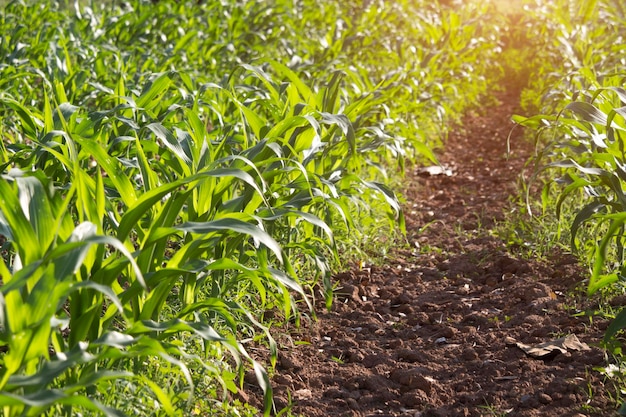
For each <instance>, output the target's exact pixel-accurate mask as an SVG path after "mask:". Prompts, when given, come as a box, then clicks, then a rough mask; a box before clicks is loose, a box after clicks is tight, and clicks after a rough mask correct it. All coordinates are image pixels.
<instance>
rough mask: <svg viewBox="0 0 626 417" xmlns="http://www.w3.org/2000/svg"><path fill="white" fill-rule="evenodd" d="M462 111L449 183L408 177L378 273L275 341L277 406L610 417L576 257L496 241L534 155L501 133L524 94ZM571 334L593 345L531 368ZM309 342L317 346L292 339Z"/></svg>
mask: <svg viewBox="0 0 626 417" xmlns="http://www.w3.org/2000/svg"><path fill="white" fill-rule="evenodd" d="M499 100H500V104H499V105H495V106H493V108H492V109H490V110H489V111H488V112H487V114H485V115H482V116H478V115H468V116H467V117H465V119H464V122H463V129H462V131H460V132H455V133H453V134H451V136H450V137H449V140H448V142H447V143H446V149H445V153H443V154H442V155H440V160H441V162H442V164H443V165H444V166H446V167H447V168H449V169H450V170H451V173H452V175H450V176H448V175H445V174H444V175H434V176H430V175H428V174H426V173H423V172H418V170H416V171H415V172H411V173H408V174H407V184H410V186H409V187H408V189H407V190H406V191H405V195H406V198H407V200H408V202H407V203H406V206H405V210H406V215H407V229H408V239H409V241H410V243H411V244H412V245H413V247H414V248H415V249H414V250H409V249H398V250H397V251H396V253H395V254H393V255H391V256H390V259H389V261H388V264H387V265H385V266H384V267H372V268H364V269H361V270H359V269H355V270H352V271H348V272H345V273H342V274H340V275H338V276H337V277H336V279H337V280H338V281H339V283H340V285H341V287H342V288H341V289H340V290H339V291H338V298H337V300H336V302H335V305H334V307H333V311H331V312H327V311H324V310H322V309H321V307H320V311H319V314H318V318H319V320H318V321H317V322H315V323H312V324H311V323H309V324H307V323H306V322H305V323H304V326H303V327H301V328H300V329H295V330H293V332H292V333H291V335H290V336H284V337H282V338H281V339H279V342H280V344H281V351H280V352H279V355H280V357H279V360H278V365H277V369H276V372H275V374H274V376H273V379H272V380H273V386H274V390H275V395H276V406H277V408H278V409H280V408H282V407H285V406H287V405H288V403H289V400H288V399H289V397H290V398H291V402H292V404H293V409H292V412H293V413H294V414H296V415H302V416H306V417H317V416H363V417H364V416H415V417H417V416H420V417H427V416H441V417H444V416H505V415H507V416H528V417H531V416H533V417H534V416H571V417H574V416H577V417H580V416H609V415H613V413H614V411H613V410H614V407H615V404H614V403H613V402H612V401H611V400H610V396H609V394H608V391H607V390H608V385H609V384H607V387H606V388H605V387H604V380H603V377H602V375H601V374H599V373H598V372H597V371H594V369H593V368H594V367H597V366H602V365H603V364H604V363H605V357H604V353H603V352H602V351H601V350H600V349H598V348H597V347H595V346H596V345H597V343H598V341H599V340H600V339H601V337H602V332H603V330H604V329H605V328H606V322H604V321H602V320H594V321H593V325H591V324H590V320H589V318H584V317H573V313H574V312H575V311H574V310H573V308H584V307H581V304H580V303H581V301H580V300H575V299H572V298H571V297H568V296H567V294H569V293H571V290H572V289H573V288H574V287H575V286H576V285H577V284H578V283H579V282H580V281H581V280H582V275H583V272H581V269H580V267H578V266H577V265H576V260H575V259H574V258H573V257H572V256H568V255H565V254H559V253H556V252H555V255H554V256H553V257H552V259H548V260H547V261H546V260H544V261H540V260H534V259H520V258H518V257H516V256H515V255H513V254H511V252H510V251H509V250H508V249H507V247H506V246H505V245H504V243H503V242H502V241H501V240H500V239H499V238H498V237H495V235H494V234H493V233H492V232H491V230H492V229H493V227H494V225H495V224H496V222H497V221H499V220H502V219H503V213H504V212H505V210H508V209H510V208H511V207H512V205H511V204H510V203H509V200H510V196H511V195H514V194H515V193H517V190H518V189H517V185H516V184H517V181H518V178H519V173H520V172H522V171H523V169H524V163H525V161H526V160H527V159H528V157H529V155H530V153H531V152H532V146H531V145H530V144H524V143H523V142H522V141H521V140H520V138H519V137H513V153H512V155H511V157H510V158H509V159H508V160H507V158H506V137H507V135H508V134H509V132H510V129H511V127H512V124H511V121H510V117H511V114H513V113H515V112H516V111H517V112H519V110H516V106H517V103H518V102H519V95H518V94H517V93H510V94H504V93H503V94H500V96H499ZM570 334H572V335H576V336H577V337H578V339H579V340H580V341H581V342H582V343H586V344H588V345H589V346H590V350H585V351H576V350H572V351H567V352H565V353H557V354H551V355H548V356H547V357H545V358H542V359H536V358H533V357H531V356H529V355H527V354H526V353H525V352H524V351H523V350H522V349H521V348H520V347H518V346H517V345H516V344H515V343H516V342H521V343H524V344H528V345H534V344H538V343H542V342H547V341H550V340H554V339H557V338H560V337H563V336H566V335H570ZM297 341H306V342H309V344H298V343H295V342H297Z"/></svg>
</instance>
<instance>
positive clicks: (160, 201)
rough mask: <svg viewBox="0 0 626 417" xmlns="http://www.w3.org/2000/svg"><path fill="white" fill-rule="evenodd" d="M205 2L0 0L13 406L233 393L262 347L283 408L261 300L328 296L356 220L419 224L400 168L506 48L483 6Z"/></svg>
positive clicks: (182, 408) (126, 402) (11, 410)
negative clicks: (408, 205) (411, 216)
mask: <svg viewBox="0 0 626 417" xmlns="http://www.w3.org/2000/svg"><path fill="white" fill-rule="evenodd" d="M202 3H207V4H197V2H179V3H175V2H158V3H156V4H154V3H153V2H147V1H132V2H124V3H120V4H116V3H113V2H111V3H104V4H100V3H98V2H92V3H91V4H90V5H89V6H88V5H85V4H81V3H79V2H76V3H75V4H73V3H65V4H62V5H61V4H56V3H48V2H24V1H13V2H9V3H8V4H7V5H6V6H5V7H4V9H3V10H2V13H1V15H0V31H1V32H0V33H1V34H2V37H1V38H0V56H3V57H4V58H3V61H2V62H0V113H1V115H2V122H1V123H0V136H1V137H2V141H1V142H0V146H1V147H0V174H1V178H0V243H1V244H2V251H1V255H2V262H0V277H1V280H2V281H1V287H0V407H2V410H3V414H4V415H6V416H35V415H46V414H47V415H75V414H77V413H78V412H80V413H85V414H90V413H92V414H104V415H111V416H119V415H129V414H137V415H190V414H192V413H195V414H201V415H210V414H213V413H215V414H219V413H220V411H219V410H220V409H221V410H225V409H226V408H224V407H226V406H225V405H224V404H226V403H227V402H228V397H229V395H230V393H236V392H237V391H238V390H239V389H241V384H243V378H242V376H243V372H244V371H245V370H246V369H248V368H252V369H253V370H254V373H255V375H256V377H257V381H258V384H259V385H260V387H261V388H262V389H263V391H264V393H265V397H264V407H263V408H264V413H265V414H266V415H268V414H270V413H271V412H272V409H273V403H272V390H271V384H270V381H269V377H268V374H267V372H266V370H265V368H266V365H267V363H269V365H270V366H271V365H272V364H273V363H274V362H275V360H276V357H277V355H278V347H277V345H276V343H275V342H274V340H273V338H272V333H271V331H270V323H269V322H267V321H265V320H263V315H264V312H265V311H269V310H271V311H273V314H272V316H273V317H281V319H282V320H289V319H295V321H296V322H297V321H298V320H299V317H300V314H301V311H303V309H304V311H309V312H313V301H314V300H315V298H316V297H320V296H321V297H323V298H324V300H325V302H326V305H327V307H329V308H330V306H331V303H332V286H333V282H332V278H331V277H332V272H333V268H335V267H337V265H340V263H341V257H340V255H339V254H340V252H342V250H341V248H343V247H345V246H346V245H349V244H350V242H349V241H347V239H348V237H349V236H350V235H355V234H356V235H358V233H360V230H361V227H362V224H363V221H364V220H367V218H368V216H370V215H372V213H373V214H375V215H380V214H381V213H386V216H387V220H383V221H387V222H388V224H389V225H390V226H389V227H396V226H398V227H400V228H402V227H403V218H402V212H401V208H400V203H399V201H398V197H397V195H396V193H395V192H394V191H392V190H391V189H390V188H389V186H388V185H386V183H387V176H386V173H387V171H388V170H392V171H393V170H397V169H398V168H400V169H401V168H402V167H403V166H404V161H405V160H406V159H409V160H419V159H426V160H427V159H430V160H431V161H435V158H434V156H433V153H432V151H431V147H432V146H433V145H435V144H436V143H437V141H438V140H439V139H440V138H441V137H442V136H444V135H445V126H446V123H447V122H448V121H449V120H454V119H455V118H456V117H458V116H457V115H459V114H461V113H462V112H463V111H464V109H465V108H466V107H467V106H471V105H473V104H476V103H478V100H479V98H480V97H481V96H482V95H485V94H487V93H489V91H488V89H489V87H490V86H491V84H490V81H489V78H488V77H487V74H488V73H489V72H494V71H497V68H498V67H497V64H496V62H495V59H496V56H497V53H498V39H497V36H498V33H497V31H494V30H491V31H490V30H489V29H488V28H487V27H486V25H485V21H484V20H483V21H481V20H480V18H481V16H482V18H483V19H485V13H486V12H487V8H486V6H480V7H479V6H476V5H472V4H470V5H465V6H460V7H459V8H456V9H451V8H446V7H443V6H438V5H436V4H434V5H433V4H428V5H427V4H425V3H424V4H421V2H409V1H399V2H394V3H393V4H389V3H388V2H383V1H373V2H364V3H358V4H351V5H349V7H348V5H346V4H345V3H344V2H338V1H332V0H327V1H322V2H319V1H315V2H313V1H310V0H303V1H291V0H277V1H273V2H261V1H244V0H241V1H217V2H202ZM408 16H411V17H410V18H409V17H408ZM459 94H463V97H464V98H465V100H459ZM377 202H378V203H377ZM381 204H382V205H384V207H386V208H385V209H384V211H383V212H381V211H380V210H379V211H373V209H372V207H374V206H376V207H379V206H380V205H381ZM316 284H321V285H317V287H321V288H323V291H322V293H321V294H317V293H314V292H313V291H312V288H316ZM258 343H264V344H266V345H267V346H268V347H269V352H270V357H269V358H259V357H255V355H252V354H251V352H252V351H251V349H252V348H253V347H254V346H255V345H257V344H258ZM198 393H201V394H202V395H198ZM194 394H195V395H194ZM223 412H224V413H226V411H223Z"/></svg>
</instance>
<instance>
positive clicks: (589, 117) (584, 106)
mask: <svg viewBox="0 0 626 417" xmlns="http://www.w3.org/2000/svg"><path fill="white" fill-rule="evenodd" d="M565 108H566V109H568V110H571V111H573V112H574V113H576V114H577V115H579V116H580V117H581V118H582V119H583V120H584V121H586V122H590V123H598V124H601V125H606V122H607V116H606V114H604V113H603V112H602V111H600V110H599V109H598V108H597V107H595V106H594V105H593V104H589V103H585V102H583V101H574V102H572V103H570V104H568V105H567V106H565Z"/></svg>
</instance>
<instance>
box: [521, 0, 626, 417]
mask: <svg viewBox="0 0 626 417" xmlns="http://www.w3.org/2000/svg"><path fill="white" fill-rule="evenodd" d="M529 10H530V11H531V13H530V14H529V15H528V18H527V20H526V23H527V24H528V25H529V26H530V25H534V27H537V28H540V31H541V33H542V36H541V37H540V39H543V40H544V41H543V43H542V44H541V45H539V44H538V43H537V42H536V41H535V44H534V45H533V46H534V48H533V50H536V51H538V54H539V56H537V60H536V61H535V65H536V67H535V70H534V71H535V74H534V75H531V79H532V80H533V81H532V82H531V83H530V87H529V89H528V90H527V92H526V94H525V96H524V97H525V100H524V104H525V105H526V110H527V111H528V112H529V113H538V114H537V115H535V116H532V117H521V116H517V117H516V118H515V119H516V121H517V122H518V123H520V124H521V125H523V126H526V127H529V128H531V129H532V130H533V131H534V132H535V138H536V142H537V161H538V162H537V167H538V169H537V172H536V173H535V178H542V179H543V180H544V181H545V187H544V192H543V197H544V208H548V207H549V208H551V209H556V213H557V215H558V216H561V217H563V216H565V218H566V219H567V222H568V224H567V226H568V230H567V232H568V234H569V237H570V245H571V247H572V250H573V251H574V252H575V253H577V254H579V255H580V256H581V259H583V261H585V262H586V264H587V265H589V279H588V282H587V284H586V285H587V294H588V295H589V296H591V295H593V294H595V293H597V292H601V293H612V294H615V292H618V293H623V291H624V288H625V287H624V278H625V277H626V263H625V258H624V255H625V252H624V244H625V243H626V229H625V227H626V200H625V199H624V195H625V194H624V186H625V185H626V154H625V153H624V139H625V137H626V89H625V87H626V72H624V65H625V64H626V61H625V58H624V57H625V55H624V52H626V42H625V40H626V30H625V29H624V28H625V26H624V25H625V24H626V8H625V7H624V5H623V4H622V3H621V2H617V1H610V0H598V1H591V2H583V1H573V0H572V1H568V0H561V1H556V2H549V3H548V2H536V3H535V5H534V7H532V8H529ZM564 213H565V214H564ZM608 314H609V315H610V316H612V317H613V318H614V320H613V321H612V323H611V325H610V326H609V327H608V329H607V331H606V335H605V340H604V341H605V342H606V343H607V347H609V348H610V351H611V352H612V353H614V354H616V355H617V357H618V358H619V357H621V356H622V348H621V343H620V341H619V339H616V336H618V335H619V333H620V330H621V329H623V328H625V327H626V309H624V308H621V310H620V309H617V310H615V311H613V312H609V313H608ZM622 381H624V380H622ZM622 384H623V382H622ZM621 389H622V390H623V387H622V388H621ZM622 409H623V411H626V408H625V407H622Z"/></svg>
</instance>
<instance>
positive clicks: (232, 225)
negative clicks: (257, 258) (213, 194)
mask: <svg viewBox="0 0 626 417" xmlns="http://www.w3.org/2000/svg"><path fill="white" fill-rule="evenodd" d="M175 229H176V230H180V231H183V232H186V233H195V234H208V233H214V232H222V231H223V232H237V233H243V234H247V235H249V236H252V237H253V238H254V239H256V240H258V241H259V242H261V243H262V244H264V245H265V246H267V248H268V249H270V250H271V251H272V252H274V254H275V255H276V257H277V258H278V260H279V261H281V262H282V261H283V255H282V249H281V247H280V245H279V244H278V242H276V240H274V238H272V236H270V235H269V234H268V233H267V232H265V231H264V230H262V229H261V228H260V227H258V226H255V225H253V224H250V223H248V222H245V221H243V220H239V219H236V218H228V217H227V218H222V219H218V220H213V221H210V222H203V223H198V222H186V223H183V224H181V225H180V226H177V227H175Z"/></svg>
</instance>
